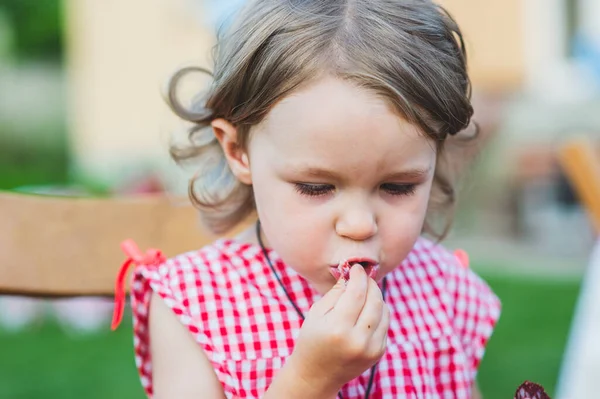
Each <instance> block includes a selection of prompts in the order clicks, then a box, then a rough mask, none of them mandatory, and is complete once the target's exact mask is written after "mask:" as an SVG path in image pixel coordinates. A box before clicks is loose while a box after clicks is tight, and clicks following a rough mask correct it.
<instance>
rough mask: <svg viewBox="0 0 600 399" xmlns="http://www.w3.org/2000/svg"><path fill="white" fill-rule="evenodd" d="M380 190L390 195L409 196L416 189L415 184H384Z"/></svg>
mask: <svg viewBox="0 0 600 399" xmlns="http://www.w3.org/2000/svg"><path fill="white" fill-rule="evenodd" d="M380 187H381V189H382V190H383V191H385V192H386V193H387V194H390V195H397V196H409V195H412V194H414V193H415V191H416V189H417V185H416V184H398V183H384V184H382V185H381V186H380Z"/></svg>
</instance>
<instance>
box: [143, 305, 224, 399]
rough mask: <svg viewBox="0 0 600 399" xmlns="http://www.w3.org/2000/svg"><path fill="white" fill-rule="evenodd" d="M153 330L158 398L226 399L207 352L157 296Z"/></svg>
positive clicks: (155, 395) (154, 374) (152, 353)
mask: <svg viewBox="0 0 600 399" xmlns="http://www.w3.org/2000/svg"><path fill="white" fill-rule="evenodd" d="M149 329H150V331H149V333H150V353H151V355H152V380H153V387H154V397H155V398H156V399H163V398H181V399H192V398H194V399H196V398H206V399H223V398H225V393H224V392H223V387H222V386H221V383H220V382H219V380H218V379H217V375H216V374H215V371H214V370H213V367H212V364H211V363H210V361H209V360H208V357H207V356H206V353H205V352H204V351H203V350H202V349H201V348H200V347H199V346H198V344H197V343H196V342H195V341H194V339H193V338H192V336H191V335H190V333H189V332H188V331H187V330H186V328H185V327H184V326H183V325H182V324H181V323H180V322H179V320H177V317H176V316H175V315H174V314H173V312H171V310H170V309H169V308H168V307H167V305H166V304H165V303H164V302H163V301H162V299H161V298H160V297H159V296H158V295H157V294H152V299H151V302H150V320H149Z"/></svg>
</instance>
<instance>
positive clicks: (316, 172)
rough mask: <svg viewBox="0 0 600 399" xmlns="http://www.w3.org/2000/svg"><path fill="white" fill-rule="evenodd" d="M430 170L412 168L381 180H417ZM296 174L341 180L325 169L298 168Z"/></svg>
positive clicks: (426, 174)
mask: <svg viewBox="0 0 600 399" xmlns="http://www.w3.org/2000/svg"><path fill="white" fill-rule="evenodd" d="M430 170H431V168H413V169H407V170H402V171H399V172H393V173H389V174H387V175H385V176H384V179H383V180H419V179H423V178H425V177H427V176H428V175H429V172H430ZM297 172H299V173H300V174H302V175H305V176H310V177H320V178H326V179H331V180H343V178H342V176H340V175H339V174H338V173H336V172H334V171H331V170H327V169H321V168H315V167H308V168H298V169H297Z"/></svg>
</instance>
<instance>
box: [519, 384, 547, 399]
mask: <svg viewBox="0 0 600 399" xmlns="http://www.w3.org/2000/svg"><path fill="white" fill-rule="evenodd" d="M515 399H550V396H548V394H547V393H546V391H544V388H543V387H542V386H541V385H538V384H536V383H534V382H531V381H525V382H524V383H522V384H521V385H520V386H519V388H517V392H515Z"/></svg>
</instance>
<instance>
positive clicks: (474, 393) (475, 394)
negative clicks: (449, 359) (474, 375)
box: [471, 381, 483, 399]
mask: <svg viewBox="0 0 600 399" xmlns="http://www.w3.org/2000/svg"><path fill="white" fill-rule="evenodd" d="M471 399H483V396H482V395H481V391H480V390H479V386H478V385H477V381H475V382H474V383H473V387H472V388H471Z"/></svg>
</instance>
